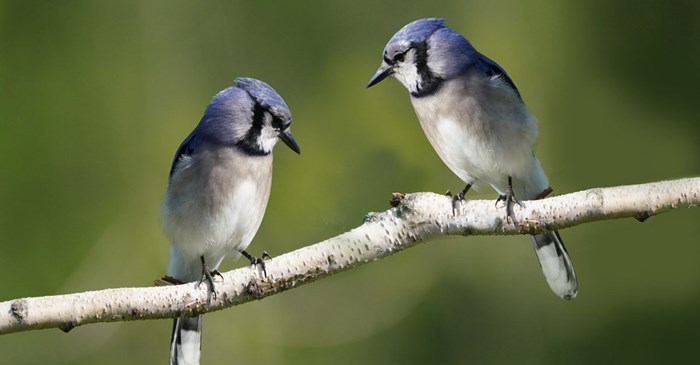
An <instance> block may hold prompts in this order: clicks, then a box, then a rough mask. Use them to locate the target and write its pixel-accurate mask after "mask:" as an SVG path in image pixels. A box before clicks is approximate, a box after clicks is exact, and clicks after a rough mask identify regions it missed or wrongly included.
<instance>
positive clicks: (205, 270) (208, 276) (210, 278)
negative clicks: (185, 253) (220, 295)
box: [197, 256, 224, 295]
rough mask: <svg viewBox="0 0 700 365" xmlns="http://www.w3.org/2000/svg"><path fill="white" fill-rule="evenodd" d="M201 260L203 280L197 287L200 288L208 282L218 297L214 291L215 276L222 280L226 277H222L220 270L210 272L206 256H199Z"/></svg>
mask: <svg viewBox="0 0 700 365" xmlns="http://www.w3.org/2000/svg"><path fill="white" fill-rule="evenodd" d="M199 259H200V260H201V261H202V278H201V279H200V280H199V282H198V283H197V287H199V286H200V285H201V284H202V282H204V280H206V281H207V282H208V283H209V286H210V287H211V292H212V293H214V295H216V292H215V291H214V276H219V277H220V278H221V280H223V279H224V277H223V275H221V273H220V272H219V270H209V266H207V263H206V262H205V261H204V256H199Z"/></svg>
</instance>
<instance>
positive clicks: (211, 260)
mask: <svg viewBox="0 0 700 365" xmlns="http://www.w3.org/2000/svg"><path fill="white" fill-rule="evenodd" d="M235 81H236V85H235V86H231V87H229V88H227V89H224V90H223V91H221V92H219V93H218V94H216V95H215V96H214V98H213V99H212V100H211V102H210V103H209V105H208V106H207V108H206V110H205V111H204V116H203V117H202V119H201V120H200V121H199V124H198V125H197V127H195V129H194V130H193V131H192V133H190V134H189V136H187V138H185V140H184V141H183V142H182V144H181V145H180V148H178V149H177V152H176V153H175V158H174V159H173V163H172V167H171V168H170V178H169V181H168V190H167V192H166V194H165V199H164V201H163V205H162V208H161V216H162V220H163V225H164V228H165V231H166V233H167V234H168V235H169V236H170V237H171V238H172V242H173V244H172V247H171V249H170V260H169V263H168V276H169V277H170V278H169V279H170V280H171V281H172V280H174V281H177V282H182V283H186V282H193V281H200V282H201V281H202V280H204V279H205V278H207V279H208V281H209V283H210V284H211V285H213V281H212V279H211V275H212V274H218V272H217V271H216V269H217V268H218V267H219V264H221V261H222V260H223V259H224V257H226V256H232V257H238V256H239V255H241V254H242V255H244V256H245V257H247V258H248V259H249V260H250V261H251V263H253V264H262V265H263V270H264V262H263V261H262V258H257V257H255V256H252V255H250V254H249V253H247V252H246V251H245V249H246V248H247V247H248V245H249V244H250V242H251V240H252V239H253V236H255V233H256V232H257V230H258V228H259V227H260V223H261V222H262V219H263V215H264V214H265V208H266V207H267V201H268V198H269V196H270V185H271V183H272V148H273V147H274V146H275V144H276V143H277V141H278V140H282V142H284V143H285V144H286V145H287V146H288V147H289V148H291V149H292V150H293V151H294V152H296V153H299V152H300V150H299V145H297V142H296V141H295V139H294V136H293V135H292V133H291V131H290V129H289V126H290V124H291V122H292V115H291V113H290V112H289V108H288V107H287V104H285V102H284V100H282V98H281V97H280V96H279V95H278V94H277V92H275V90H273V89H272V88H271V87H270V86H269V85H268V84H266V83H264V82H262V81H259V80H256V79H252V78H237V79H236V80H235ZM212 289H213V287H212ZM201 342H202V316H201V315H200V316H198V317H195V318H178V319H176V320H175V323H174V325H173V333H172V339H171V344H170V364H178V365H185V364H187V365H190V364H199V359H200V352H201Z"/></svg>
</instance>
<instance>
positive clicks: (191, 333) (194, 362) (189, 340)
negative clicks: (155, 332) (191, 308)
mask: <svg viewBox="0 0 700 365" xmlns="http://www.w3.org/2000/svg"><path fill="white" fill-rule="evenodd" d="M201 351H202V316H201V315H200V316H197V317H195V318H177V319H176V320H175V321H174V323H173V336H172V338H171V340H170V365H198V364H199V356H200V354H201Z"/></svg>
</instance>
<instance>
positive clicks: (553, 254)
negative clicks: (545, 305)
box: [530, 231, 578, 300]
mask: <svg viewBox="0 0 700 365" xmlns="http://www.w3.org/2000/svg"><path fill="white" fill-rule="evenodd" d="M530 237H531V238H532V245H533V247H534V248H535V253H536V254H537V259H538V260H539V262H540V267H542V272H543V273H544V277H545V279H547V284H549V287H550V288H551V289H552V291H553V292H554V294H556V295H558V296H560V297H561V298H563V299H567V300H570V299H574V298H576V294H577V293H578V283H577V282H576V273H575V272H574V266H573V265H572V263H571V259H570V258H569V254H568V253H567V252H566V248H565V247H564V243H563V242H562V240H561V237H560V236H559V232H557V231H552V232H546V233H543V234H538V235H535V236H530Z"/></svg>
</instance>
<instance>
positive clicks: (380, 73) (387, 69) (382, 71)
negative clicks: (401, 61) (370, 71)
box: [367, 62, 394, 87]
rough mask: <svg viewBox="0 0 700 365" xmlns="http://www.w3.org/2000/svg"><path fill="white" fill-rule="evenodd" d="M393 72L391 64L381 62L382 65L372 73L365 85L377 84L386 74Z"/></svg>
mask: <svg viewBox="0 0 700 365" xmlns="http://www.w3.org/2000/svg"><path fill="white" fill-rule="evenodd" d="M393 73H394V67H393V66H391V65H387V64H386V62H382V65H381V66H379V69H378V70H377V72H375V73H374V75H372V78H370V79H369V82H368V83H367V87H372V86H374V85H376V84H378V83H379V82H380V81H382V80H384V79H385V78H386V77H387V76H389V75H391V74H393Z"/></svg>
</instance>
